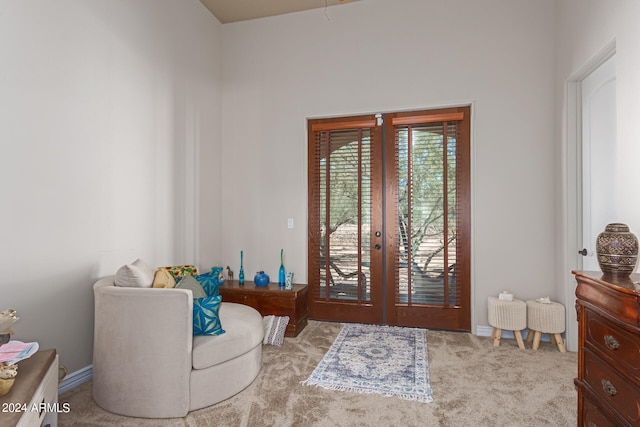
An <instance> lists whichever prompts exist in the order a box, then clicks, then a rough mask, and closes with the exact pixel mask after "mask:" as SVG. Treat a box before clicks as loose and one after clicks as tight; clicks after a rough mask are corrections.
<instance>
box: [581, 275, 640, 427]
mask: <svg viewBox="0 0 640 427" xmlns="http://www.w3.org/2000/svg"><path fill="white" fill-rule="evenodd" d="M573 274H574V275H575V278H576V281H577V282H578V286H577V288H576V298H577V300H576V311H577V315H578V377H577V378H576V379H575V381H574V382H575V385H576V386H577V389H578V425H579V426H589V427H592V426H597V427H602V426H638V425H640V274H631V275H619V274H610V273H604V274H603V273H601V272H583V271H574V272H573Z"/></svg>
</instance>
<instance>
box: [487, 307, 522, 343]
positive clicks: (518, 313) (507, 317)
mask: <svg viewBox="0 0 640 427" xmlns="http://www.w3.org/2000/svg"><path fill="white" fill-rule="evenodd" d="M488 309H489V325H491V326H493V346H494V347H498V346H499V345H500V336H501V335H502V330H503V329H504V330H507V331H513V335H515V337H516V341H518V347H520V348H521V349H522V350H524V341H522V333H521V332H520V331H522V330H523V329H525V328H526V327H527V305H526V304H525V303H524V301H520V300H517V299H514V300H513V301H500V300H499V299H498V298H496V297H489V306H488Z"/></svg>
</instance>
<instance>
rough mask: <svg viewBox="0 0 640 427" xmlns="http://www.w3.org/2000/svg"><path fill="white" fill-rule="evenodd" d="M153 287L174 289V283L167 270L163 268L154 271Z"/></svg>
mask: <svg viewBox="0 0 640 427" xmlns="http://www.w3.org/2000/svg"><path fill="white" fill-rule="evenodd" d="M153 287H154V288H175V287H176V281H175V279H174V278H173V276H172V275H171V273H169V271H168V270H165V269H164V268H159V269H157V270H156V272H155V275H154V277H153Z"/></svg>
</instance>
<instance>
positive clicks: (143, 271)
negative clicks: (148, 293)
mask: <svg viewBox="0 0 640 427" xmlns="http://www.w3.org/2000/svg"><path fill="white" fill-rule="evenodd" d="M115 284H116V286H126V287H132V288H150V287H151V285H153V269H152V268H151V267H149V265H147V263H145V262H144V261H142V260H141V259H137V260H135V261H134V262H132V263H131V264H127V265H123V266H122V267H120V268H119V269H118V271H117V272H116V279H115Z"/></svg>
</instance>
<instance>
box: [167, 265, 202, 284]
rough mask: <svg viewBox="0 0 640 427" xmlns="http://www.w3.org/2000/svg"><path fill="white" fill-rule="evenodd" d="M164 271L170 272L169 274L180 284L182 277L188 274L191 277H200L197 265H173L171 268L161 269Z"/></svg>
mask: <svg viewBox="0 0 640 427" xmlns="http://www.w3.org/2000/svg"><path fill="white" fill-rule="evenodd" d="M160 268H162V269H164V270H168V271H169V274H171V276H173V278H174V279H175V280H176V282H178V281H179V280H180V279H181V278H182V276H184V275H186V274H188V275H190V276H197V275H198V267H196V266H195V265H172V266H169V267H160Z"/></svg>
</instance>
